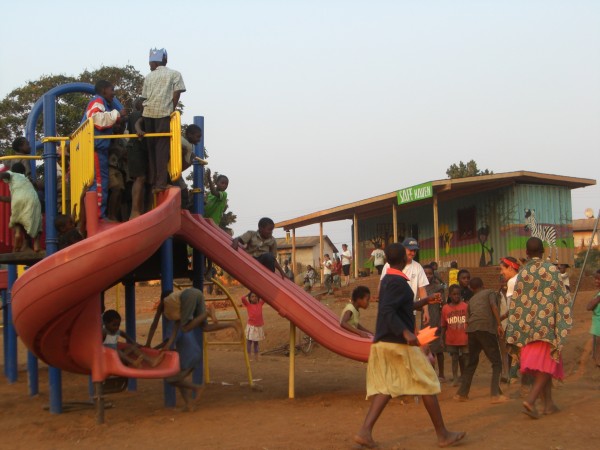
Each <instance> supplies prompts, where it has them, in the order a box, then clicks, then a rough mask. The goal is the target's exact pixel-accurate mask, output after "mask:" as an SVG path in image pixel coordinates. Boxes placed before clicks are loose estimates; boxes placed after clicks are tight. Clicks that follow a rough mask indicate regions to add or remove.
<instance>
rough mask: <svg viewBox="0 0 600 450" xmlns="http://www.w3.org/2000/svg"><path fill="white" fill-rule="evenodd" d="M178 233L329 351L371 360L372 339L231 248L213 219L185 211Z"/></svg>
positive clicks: (289, 283)
mask: <svg viewBox="0 0 600 450" xmlns="http://www.w3.org/2000/svg"><path fill="white" fill-rule="evenodd" d="M177 234H178V236H180V237H181V238H183V239H184V240H185V241H187V242H188V244H190V245H191V246H192V247H194V248H195V249H197V250H199V251H201V252H202V253H204V254H205V255H206V256H207V257H208V258H210V259H211V260H212V261H214V262H216V263H217V264H218V265H219V266H220V267H222V268H223V269H225V270H226V271H227V273H229V274H231V275H232V276H233V277H235V278H236V279H237V280H239V281H240V282H241V283H242V284H244V285H245V286H246V287H248V289H250V290H252V291H253V292H255V293H256V294H257V295H259V296H260V297H261V298H262V299H263V300H265V301H266V302H267V303H269V305H271V306H272V307H273V308H274V309H275V310H276V311H277V312H278V313H279V314H280V315H281V316H282V317H284V318H286V319H288V320H290V321H292V322H293V323H294V324H295V325H296V326H297V327H298V328H300V329H301V330H302V331H304V332H305V333H306V334H308V335H309V336H312V338H313V339H315V340H316V341H317V342H318V343H319V344H321V345H322V346H323V347H326V348H328V349H329V350H331V351H333V352H335V353H338V354H339V355H342V356H344V357H347V358H351V359H355V360H357V361H367V359H368V357H369V350H370V347H371V341H370V340H369V339H366V338H361V337H359V336H358V335H355V334H352V333H349V332H347V331H346V330H344V329H343V328H342V327H341V326H340V322H339V318H338V317H337V316H336V315H335V314H334V313H333V312H332V311H331V310H330V309H329V308H327V307H326V306H324V305H322V304H321V303H320V302H319V301H318V300H317V299H315V298H314V297H313V296H312V295H310V294H308V293H307V292H305V291H304V290H303V289H302V288H301V287H299V286H298V285H296V284H295V283H292V282H291V281H290V280H288V279H282V278H281V275H280V274H279V273H272V272H270V271H269V270H268V269H266V268H265V267H263V266H262V265H261V264H259V263H258V262H257V261H256V260H255V259H254V258H253V257H252V256H250V255H248V254H247V253H246V252H245V251H244V250H243V249H241V248H240V249H238V250H234V249H233V248H232V247H231V237H230V236H229V235H228V234H227V233H225V232H224V231H223V230H221V229H220V228H218V227H217V226H216V225H215V224H214V223H213V222H212V221H211V220H210V219H204V218H202V217H201V216H197V215H192V214H190V213H189V212H188V211H183V212H182V215H181V229H180V231H179V233H177Z"/></svg>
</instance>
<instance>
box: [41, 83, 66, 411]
mask: <svg viewBox="0 0 600 450" xmlns="http://www.w3.org/2000/svg"><path fill="white" fill-rule="evenodd" d="M43 99H44V100H43V102H44V103H43V105H44V135H45V136H55V135H56V95H53V94H45V95H44V97H43ZM43 157H44V187H45V189H46V255H47V256H50V255H51V254H53V253H56V250H57V247H58V238H57V235H56V228H54V219H55V218H56V162H57V158H58V156H57V154H56V144H54V143H52V142H46V143H45V144H44V154H43ZM48 370H49V381H50V412H51V413H53V414H60V413H61V412H62V374H61V372H60V370H59V369H57V368H55V367H50V368H49V369H48Z"/></svg>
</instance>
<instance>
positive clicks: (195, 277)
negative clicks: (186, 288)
mask: <svg viewBox="0 0 600 450" xmlns="http://www.w3.org/2000/svg"><path fill="white" fill-rule="evenodd" d="M194 125H197V126H199V127H200V129H201V130H202V139H200V142H198V144H196V146H195V148H194V153H195V154H196V156H199V157H200V158H202V159H204V117H203V116H194ZM193 164H194V175H193V179H194V184H193V188H194V194H193V195H194V198H193V200H194V202H193V206H192V208H193V209H192V212H193V213H194V214H204V166H203V165H202V164H199V162H198V161H196V160H194V163H193ZM197 189H201V192H198V191H197ZM192 267H193V273H192V284H193V285H194V287H195V288H197V289H200V290H201V291H202V290H203V289H202V288H203V286H204V254H202V253H201V252H199V251H198V250H196V249H194V250H193V251H192ZM196 331H197V332H196ZM194 334H195V335H196V338H197V339H198V341H199V343H200V345H199V346H200V348H201V349H202V348H204V346H203V341H204V333H202V330H200V329H198V330H195V333H194ZM192 380H193V382H194V383H195V384H202V383H203V382H204V358H203V357H202V358H200V363H199V365H198V367H197V368H196V370H194V373H193V375H192Z"/></svg>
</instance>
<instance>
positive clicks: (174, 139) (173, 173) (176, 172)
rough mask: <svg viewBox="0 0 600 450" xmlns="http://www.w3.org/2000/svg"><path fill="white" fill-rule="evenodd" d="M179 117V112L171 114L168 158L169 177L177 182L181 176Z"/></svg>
mask: <svg viewBox="0 0 600 450" xmlns="http://www.w3.org/2000/svg"><path fill="white" fill-rule="evenodd" d="M181 167H182V165H181V115H180V114H179V111H175V112H174V113H172V114H171V157H170V158H169V176H170V177H171V181H177V180H178V179H179V177H180V176H181Z"/></svg>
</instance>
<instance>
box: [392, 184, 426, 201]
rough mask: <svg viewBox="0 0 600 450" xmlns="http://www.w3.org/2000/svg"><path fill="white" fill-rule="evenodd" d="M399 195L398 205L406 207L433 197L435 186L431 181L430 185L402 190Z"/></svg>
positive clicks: (420, 185) (419, 185)
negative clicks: (406, 204)
mask: <svg viewBox="0 0 600 450" xmlns="http://www.w3.org/2000/svg"><path fill="white" fill-rule="evenodd" d="M397 195H398V204H399V205H404V204H405V203H410V202H416V201H418V200H423V199H425V198H431V197H433V186H432V185H431V181H430V182H429V183H423V184H418V185H416V186H411V187H408V188H406V189H401V190H399V191H398V192H397Z"/></svg>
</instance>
